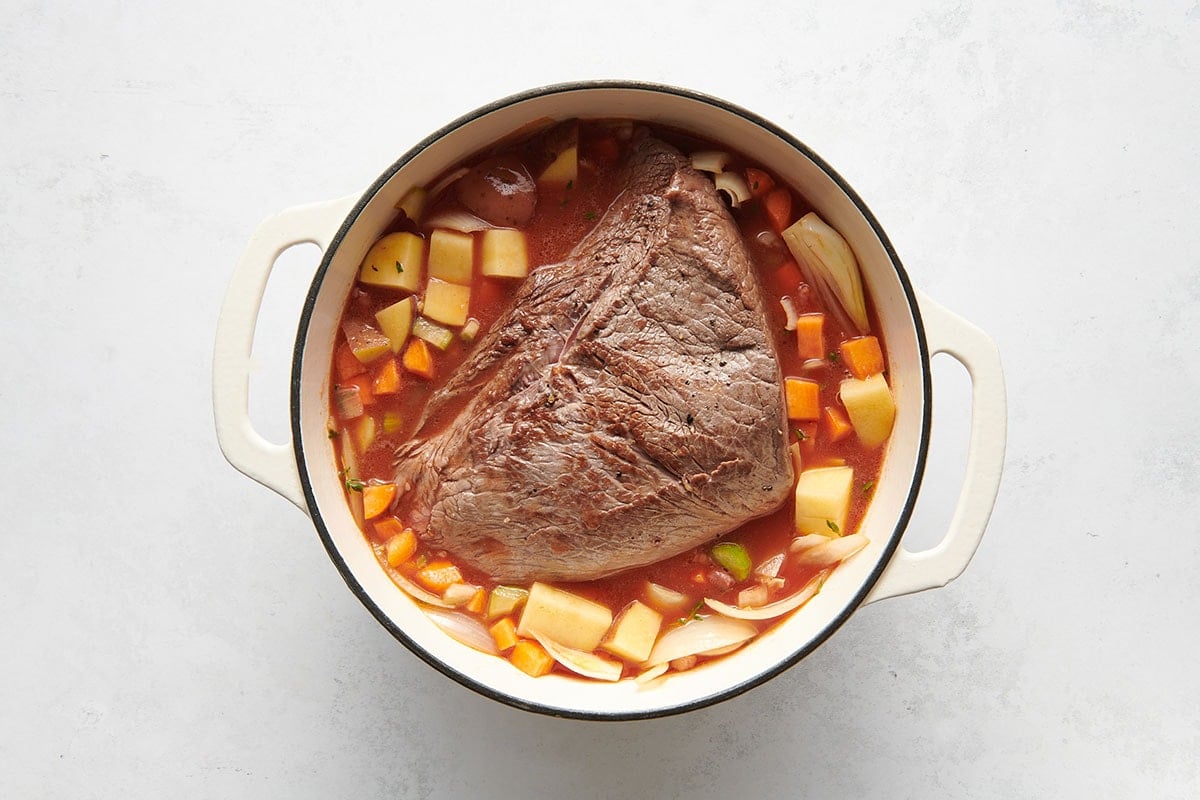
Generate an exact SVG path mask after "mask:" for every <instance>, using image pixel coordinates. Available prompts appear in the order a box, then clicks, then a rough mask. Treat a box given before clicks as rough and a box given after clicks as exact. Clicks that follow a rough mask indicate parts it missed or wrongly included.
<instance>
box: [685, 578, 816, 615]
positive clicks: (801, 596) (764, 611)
mask: <svg viewBox="0 0 1200 800" xmlns="http://www.w3.org/2000/svg"><path fill="white" fill-rule="evenodd" d="M828 574H829V573H828V572H827V571H826V572H820V573H818V574H817V575H815V576H813V579H812V580H810V581H809V582H808V583H806V584H804V588H803V589H801V590H800V591H798V592H796V593H795V594H794V595H792V596H791V597H785V598H783V599H782V600H777V601H776V602H774V603H771V604H770V605H765V606H760V607H758V608H738V607H737V606H731V605H729V604H727V603H722V602H721V601H720V600H713V599H712V598H710V597H706V598H704V603H705V605H707V606H708V607H709V608H711V609H712V610H713V611H716V612H717V613H718V614H723V615H725V616H726V617H732V618H733V619H739V620H741V619H755V620H763V619H775V618H776V617H781V616H783V615H784V614H786V613H788V612H789V611H795V610H796V609H797V608H799V607H800V606H802V605H804V604H805V603H807V602H808V601H809V600H810V599H811V598H812V596H813V595H815V594H816V593H817V592H818V591H820V589H821V584H822V583H824V582H825V577H826V576H827V575H828ZM714 619H715V617H714Z"/></svg>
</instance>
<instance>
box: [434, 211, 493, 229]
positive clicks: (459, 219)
mask: <svg viewBox="0 0 1200 800" xmlns="http://www.w3.org/2000/svg"><path fill="white" fill-rule="evenodd" d="M421 227H422V228H449V229H450V230H452V231H458V232H459V233H474V232H475V231H486V230H488V229H490V228H494V227H496V226H495V225H493V224H492V223H490V222H487V221H486V220H482V219H480V218H479V217H477V216H475V215H474V214H472V213H470V212H469V211H442V212H440V213H437V214H434V215H433V216H432V217H430V218H429V219H428V220H426V221H425V224H424V225H422V226H421Z"/></svg>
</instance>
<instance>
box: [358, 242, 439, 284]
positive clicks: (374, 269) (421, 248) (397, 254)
mask: <svg viewBox="0 0 1200 800" xmlns="http://www.w3.org/2000/svg"><path fill="white" fill-rule="evenodd" d="M424 261H425V240H424V239H422V238H421V237H420V236H417V235H416V234H415V233H407V232H405V233H389V234H388V235H387V236H384V237H383V238H382V239H380V240H379V241H378V242H376V243H375V244H374V245H372V247H371V249H370V250H368V251H367V256H366V258H364V259H363V263H362V268H361V269H360V270H359V271H358V279H359V280H360V281H362V282H363V283H366V284H369V285H371V286H386V287H388V288H390V289H401V290H403V291H406V292H415V291H416V290H417V287H418V286H420V285H421V272H422V267H423V266H424Z"/></svg>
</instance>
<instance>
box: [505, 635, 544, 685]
mask: <svg viewBox="0 0 1200 800" xmlns="http://www.w3.org/2000/svg"><path fill="white" fill-rule="evenodd" d="M508 660H509V661H510V662H511V663H512V665H513V666H514V667H516V668H517V669H519V670H521V672H524V673H525V674H526V675H532V676H533V677H535V678H540V677H541V676H542V675H545V674H546V673H547V672H549V671H550V668H551V667H553V666H554V659H553V658H551V657H550V654H549V653H547V652H546V651H545V650H543V649H542V646H541V645H540V644H538V643H537V642H534V641H530V640H529V639H521V640H520V641H518V642H517V643H516V644H515V645H513V649H512V652H511V653H509V654H508Z"/></svg>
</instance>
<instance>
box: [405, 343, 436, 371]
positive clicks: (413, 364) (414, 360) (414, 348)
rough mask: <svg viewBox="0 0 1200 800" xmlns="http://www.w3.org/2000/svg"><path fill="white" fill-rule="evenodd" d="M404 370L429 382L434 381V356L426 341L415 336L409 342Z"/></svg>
mask: <svg viewBox="0 0 1200 800" xmlns="http://www.w3.org/2000/svg"><path fill="white" fill-rule="evenodd" d="M404 368H405V369H406V370H408V371H409V372H411V373H413V374H414V375H420V376H421V377H422V378H424V379H425V380H427V381H431V380H433V354H432V353H430V352H429V345H428V344H427V343H426V342H425V340H424V339H418V338H416V337H415V336H414V337H412V338H410V339H409V340H408V347H407V348H405V350H404Z"/></svg>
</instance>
